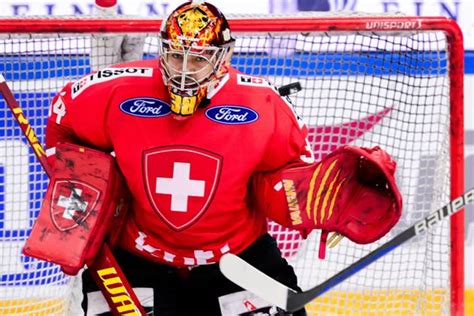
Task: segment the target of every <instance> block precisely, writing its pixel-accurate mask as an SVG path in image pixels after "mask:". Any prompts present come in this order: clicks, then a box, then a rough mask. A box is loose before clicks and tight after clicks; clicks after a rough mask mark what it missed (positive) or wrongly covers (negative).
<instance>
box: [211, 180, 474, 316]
mask: <svg viewBox="0 0 474 316" xmlns="http://www.w3.org/2000/svg"><path fill="white" fill-rule="evenodd" d="M472 202H474V188H471V189H469V190H467V191H466V192H465V193H464V194H463V195H461V196H460V197H458V198H456V199H454V200H452V201H451V202H449V203H448V204H446V205H445V206H443V207H441V208H439V209H437V210H436V211H434V212H432V213H430V214H429V215H428V216H426V217H425V218H423V219H422V220H420V221H419V222H417V223H416V224H414V225H413V226H411V227H409V228H408V229H406V230H404V231H403V232H401V233H400V234H398V235H397V236H395V237H394V238H393V239H391V240H389V241H388V242H386V243H384V244H383V245H381V246H380V247H378V248H377V249H375V250H373V251H372V252H370V253H369V254H367V255H366V256H364V257H362V258H361V259H359V260H358V261H356V262H355V263H353V264H351V265H350V266H349V267H347V268H345V269H343V270H341V271H340V272H339V273H337V274H335V275H334V276H332V277H330V278H329V279H327V280H326V281H324V282H322V283H321V284H318V285H316V286H315V287H313V288H311V289H309V290H306V291H303V292H301V293H298V292H296V291H294V290H292V289H290V288H288V287H287V286H285V285H283V284H281V283H280V282H278V281H276V280H274V279H272V278H271V277H269V276H267V275H266V274H264V273H263V272H261V271H259V270H257V269H256V268H254V267H253V266H251V265H250V264H248V263H247V262H246V261H244V260H242V259H241V258H239V257H237V256H236V255H233V254H225V255H224V256H223V257H222V258H221V261H220V269H221V272H222V273H223V274H224V275H225V276H226V277H227V278H228V279H229V280H231V281H232V282H234V283H236V284H237V285H239V286H240V287H242V288H244V289H246V290H248V291H250V292H253V293H254V294H256V295H258V296H260V297H261V298H263V299H264V300H266V301H267V302H269V303H271V304H274V305H276V306H278V307H280V308H282V309H284V310H286V311H289V312H293V311H296V310H299V309H301V308H303V306H304V305H306V304H307V303H309V302H311V301H312V300H314V299H315V298H317V297H318V296H320V295H321V294H323V293H325V292H327V291H328V290H329V289H331V288H332V287H334V286H336V285H338V284H339V283H341V282H342V281H344V280H345V279H347V278H349V277H350V276H352V275H354V274H355V273H357V272H359V271H360V270H362V269H364V268H365V267H367V266H368V265H370V264H371V263H372V262H374V261H376V260H377V259H379V258H381V257H382V256H384V255H386V254H387V253H389V252H390V251H392V250H394V249H395V248H397V247H398V246H400V245H402V244H403V243H404V242H406V241H407V240H409V239H411V238H413V237H415V236H417V235H420V234H422V233H424V232H425V231H427V230H428V229H430V228H431V227H432V226H434V225H436V224H438V223H439V222H440V221H442V220H443V219H445V218H447V217H449V216H451V215H452V214H454V213H456V212H458V211H459V210H461V209H463V208H464V206H466V205H468V204H470V203H472Z"/></svg>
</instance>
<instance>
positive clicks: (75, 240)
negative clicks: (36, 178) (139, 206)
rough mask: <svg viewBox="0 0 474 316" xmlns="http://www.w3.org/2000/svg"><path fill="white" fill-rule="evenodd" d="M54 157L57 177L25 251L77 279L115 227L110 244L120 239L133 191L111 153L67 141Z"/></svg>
mask: <svg viewBox="0 0 474 316" xmlns="http://www.w3.org/2000/svg"><path fill="white" fill-rule="evenodd" d="M55 158H56V161H55V164H54V169H53V176H52V178H51V180H50V183H49V186H48V189H47V191H46V196H45V198H44V200H43V204H42V206H41V210H40V214H39V216H38V218H37V220H36V222H35V223H34V225H33V228H32V231H31V234H30V236H29V238H28V240H27V241H26V243H25V246H24V247H23V253H24V254H25V255H27V256H31V257H35V258H38V259H42V260H46V261H49V262H53V263H56V264H58V265H60V266H61V267H62V269H63V271H64V272H65V273H67V274H70V275H76V274H77V273H78V271H79V270H80V269H81V268H82V267H83V266H84V265H85V264H90V263H91V262H92V261H93V260H94V258H95V255H96V254H97V252H98V251H99V249H100V248H101V247H102V245H103V243H104V240H105V238H106V236H107V234H108V232H109V231H110V230H111V229H110V228H111V227H112V226H113V231H114V234H113V235H109V243H110V242H111V243H113V242H115V241H116V240H117V239H118V232H119V231H120V229H119V228H120V227H121V225H122V223H123V221H124V219H125V215H126V210H127V209H128V201H129V193H128V190H127V188H126V186H125V180H124V179H123V177H122V175H121V174H120V172H119V171H118V168H117V166H116V163H115V160H114V158H113V157H112V156H111V155H109V154H106V153H103V152H101V151H97V150H93V149H90V148H85V147H82V146H77V145H73V144H66V143H65V144H59V145H58V146H57V147H56V157H55Z"/></svg>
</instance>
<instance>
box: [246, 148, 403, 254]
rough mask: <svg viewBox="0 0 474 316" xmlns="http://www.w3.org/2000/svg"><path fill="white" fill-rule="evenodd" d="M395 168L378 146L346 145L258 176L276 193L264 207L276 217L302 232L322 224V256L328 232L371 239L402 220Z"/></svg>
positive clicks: (356, 239)
mask: <svg viewBox="0 0 474 316" xmlns="http://www.w3.org/2000/svg"><path fill="white" fill-rule="evenodd" d="M395 168H396V163H395V162H394V161H393V160H392V159H391V157H390V156H389V155H388V154H387V153H386V152H385V151H384V150H382V149H381V148H380V147H378V146H377V147H374V148H363V147H356V146H348V145H347V146H342V147H340V148H338V149H337V150H335V151H334V152H333V153H331V154H329V155H328V156H326V157H325V158H324V159H323V160H322V161H320V162H319V163H318V164H312V165H303V166H300V165H298V166H293V167H290V168H285V169H283V170H282V171H281V172H280V173H279V176H278V175H277V176H276V177H275V176H273V177H271V178H268V177H267V176H265V175H264V174H263V175H261V176H259V177H257V178H256V179H255V180H254V181H256V185H257V186H258V185H263V186H266V190H265V192H267V193H268V192H270V194H271V196H266V198H265V199H264V200H265V201H266V205H261V207H262V208H263V209H265V210H266V213H267V215H268V217H270V218H271V219H272V220H274V221H276V222H277V223H279V224H280V225H282V226H285V227H291V228H294V229H297V230H299V231H300V232H301V233H302V234H303V236H306V235H307V234H308V233H309V232H310V231H311V230H312V229H321V230H322V234H321V243H320V250H319V257H320V258H321V259H322V258H324V256H325V249H326V247H325V246H326V239H327V235H328V233H329V232H335V233H338V234H340V235H342V236H345V237H347V238H349V239H350V240H352V241H354V242H356V243H359V244H367V243H371V242H374V241H376V240H378V239H379V238H381V237H383V236H384V235H385V234H386V233H387V232H388V231H389V230H390V229H391V228H392V227H393V226H394V225H395V224H396V223H397V222H398V220H399V219H400V216H401V211H402V198H401V194H400V192H399V190H398V188H397V185H396V183H395V179H394V173H395ZM278 177H279V178H278ZM285 201H286V203H285Z"/></svg>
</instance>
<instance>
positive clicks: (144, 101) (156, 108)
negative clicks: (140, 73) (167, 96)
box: [120, 98, 171, 117]
mask: <svg viewBox="0 0 474 316" xmlns="http://www.w3.org/2000/svg"><path fill="white" fill-rule="evenodd" d="M120 110H122V112H124V113H127V114H130V115H133V116H140V117H162V116H165V115H168V114H170V113H171V109H170V106H169V104H168V103H166V102H164V101H162V100H160V99H155V98H133V99H128V100H125V101H124V102H122V103H121V104H120Z"/></svg>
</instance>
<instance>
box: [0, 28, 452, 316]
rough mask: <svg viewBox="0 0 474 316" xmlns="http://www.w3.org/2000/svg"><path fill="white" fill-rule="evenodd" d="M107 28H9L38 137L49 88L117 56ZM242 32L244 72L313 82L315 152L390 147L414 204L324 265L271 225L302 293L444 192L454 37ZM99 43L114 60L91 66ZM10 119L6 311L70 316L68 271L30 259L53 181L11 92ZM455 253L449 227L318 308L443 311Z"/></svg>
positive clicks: (8, 49)
mask: <svg viewBox="0 0 474 316" xmlns="http://www.w3.org/2000/svg"><path fill="white" fill-rule="evenodd" d="M85 23H86V22H85ZM104 35H105V34H84V35H78V34H75V35H70V34H59V35H57V34H55V35H51V34H46V35H44V36H41V35H38V34H35V36H25V35H24V34H18V36H17V35H16V34H8V36H0V59H1V62H0V72H1V73H3V75H4V76H5V78H6V79H7V81H8V82H9V84H10V86H11V87H12V89H13V92H14V94H15V97H16V98H17V100H18V101H19V103H20V105H21V107H22V108H23V111H24V112H25V115H26V117H28V119H29V120H30V123H31V125H32V126H33V128H34V129H35V130H36V132H37V134H38V135H39V136H40V140H41V141H43V138H42V137H43V135H44V125H45V120H46V116H47V113H48V106H49V102H50V100H51V97H52V96H53V95H54V94H55V93H56V92H57V91H58V90H60V89H61V87H62V86H63V85H64V84H65V83H66V82H67V81H71V80H76V79H78V78H80V77H81V76H83V75H85V74H87V73H88V72H89V71H90V70H91V65H94V68H100V67H101V66H106V65H107V64H108V63H110V62H111V61H115V60H117V59H116V54H115V52H114V51H115V49H116V48H117V47H118V46H117V43H115V41H111V42H110V41H103V42H101V39H102V38H103V36H104ZM118 35H120V34H115V35H113V36H115V38H117V37H116V36H118ZM235 36H236V37H237V38H238V40H237V47H236V53H235V56H234V57H233V59H232V63H233V65H234V66H235V67H236V68H238V69H239V70H241V71H242V72H244V73H247V74H251V75H259V76H264V77H267V78H269V79H270V81H272V82H273V83H274V84H275V85H277V86H281V85H284V84H287V83H291V82H295V81H299V82H300V83H301V85H302V87H303V90H302V91H301V92H299V93H298V94H296V95H294V96H292V100H293V103H294V104H295V108H296V111H297V113H298V114H299V115H300V116H302V117H303V119H304V121H305V122H306V123H307V125H308V126H309V130H310V134H309V139H310V141H311V143H312V145H313V149H314V150H315V154H316V157H317V159H321V158H322V157H324V155H326V154H327V153H329V152H330V151H332V150H334V149H335V148H337V147H338V146H339V145H341V144H346V143H353V144H357V145H361V146H374V145H380V146H382V147H383V148H384V149H386V150H387V151H388V152H389V153H390V154H392V155H393V157H394V158H395V160H396V161H397V165H398V171H397V181H398V184H399V186H400V188H401V190H402V195H403V197H404V212H403V216H402V219H401V221H400V222H399V223H398V225H397V226H396V227H395V228H394V229H393V231H392V232H391V233H389V234H388V236H386V237H384V238H383V239H382V240H380V241H379V242H377V243H374V244H372V245H365V246H358V245H355V244H353V243H351V242H349V241H347V240H343V241H342V242H341V243H340V244H339V245H338V246H337V247H336V248H334V249H329V250H328V254H327V259H326V260H324V261H320V260H318V259H317V251H318V244H319V243H318V241H319V234H318V233H317V232H313V233H312V234H311V235H310V237H309V238H308V240H306V241H302V240H301V238H300V236H299V234H298V233H296V232H291V231H288V230H287V229H284V228H281V227H279V226H277V225H274V224H270V230H271V231H272V233H273V234H274V235H275V236H276V237H277V240H278V241H279V243H280V246H281V249H282V251H283V253H284V254H285V255H286V256H287V258H288V259H289V260H290V262H291V263H292V264H293V265H294V266H295V268H296V272H297V274H298V276H299V280H300V285H301V287H302V288H303V289H306V288H309V287H311V286H314V285H315V284H317V283H320V282H321V281H323V280H325V279H326V278H327V277H329V276H331V275H333V274H335V273H336V272H338V271H339V270H341V269H342V268H344V267H346V266H348V265H350V264H351V263H353V262H354V261H356V260H357V259H359V258H360V257H361V256H363V255H364V254H366V253H368V252H369V251H370V250H372V249H374V248H375V247H377V246H378V245H380V244H381V243H382V242H385V241H386V240H387V238H391V237H393V236H394V235H396V234H397V233H399V232H400V231H402V230H403V229H405V228H407V227H408V226H410V225H411V224H413V223H414V222H415V221H416V220H418V219H420V218H422V217H423V216H425V215H426V214H427V213H428V212H429V211H432V210H434V209H436V208H437V207H440V206H441V205H443V204H444V203H446V202H447V201H448V199H449V192H450V189H449V188H450V176H449V166H450V157H449V150H450V144H449V113H450V103H449V102H450V101H449V92H450V80H449V65H448V61H447V58H448V54H449V53H448V51H447V44H446V36H445V34H444V33H442V32H435V31H431V32H417V33H415V32H413V31H407V32H400V33H399V34H394V33H393V32H392V33H382V32H378V33H377V34H375V33H363V34H359V33H355V32H354V33H348V32H344V33H341V34H339V33H337V32H334V31H333V32H331V33H304V34H296V33H295V34H279V33H272V34H269V33H264V32H260V33H258V32H253V33H250V32H246V33H245V34H235ZM2 38H3V39H2ZM91 43H92V44H91ZM100 43H102V44H100ZM111 43H112V44H111ZM156 44H157V41H156V37H154V35H152V34H150V35H149V36H148V37H147V38H146V40H145V46H144V58H154V57H156V53H157V46H156ZM100 45H111V46H110V47H111V48H110V49H109V48H106V47H105V46H104V47H102V48H101V47H100ZM91 47H92V48H91ZM91 51H94V52H95V54H99V53H100V54H104V55H103V56H94V58H93V60H92V61H91V58H90V53H91ZM106 54H107V55H108V56H105V55H106ZM0 114H1V118H0V180H1V181H0V251H1V252H0V258H1V263H0V269H1V279H0V293H1V296H0V297H1V299H0V314H2V315H3V314H9V315H10V314H14V313H17V314H18V315H26V314H29V313H30V314H34V315H37V314H43V315H50V314H64V313H66V312H65V311H66V309H67V308H68V303H69V299H70V296H71V292H70V291H71V287H72V286H71V284H72V283H71V280H72V279H71V278H69V277H66V276H64V275H63V274H62V273H61V272H60V271H59V269H58V268H56V267H54V266H52V265H50V264H47V263H43V262H40V261H37V260H34V259H31V258H26V257H24V256H23V255H21V254H20V249H21V246H22V244H23V243H24V241H25V239H26V236H27V234H28V232H29V230H30V228H31V225H32V222H33V220H34V218H35V216H36V215H37V212H38V210H39V207H40V203H41V198H42V195H43V192H44V190H45V188H46V184H47V179H46V176H45V175H44V173H43V172H42V170H41V167H40V166H39V164H38V163H37V162H36V159H35V157H34V154H33V153H32V151H31V150H29V148H28V146H27V145H26V142H25V141H24V138H23V136H22V134H21V132H20V130H19V128H17V126H16V122H14V120H13V118H12V116H11V114H10V112H9V110H8V109H7V107H6V105H5V104H4V101H3V100H0ZM449 251H450V249H449V225H448V222H445V223H443V224H442V225H441V226H439V227H438V228H436V229H434V230H432V231H430V232H429V233H428V234H427V235H426V236H423V237H419V238H416V239H415V240H412V241H411V242H409V243H408V244H407V245H404V246H403V247H401V248H399V249H397V250H396V251H394V252H393V253H392V254H389V255H387V256H385V257H384V258H382V259H380V260H379V261H377V262H376V263H375V264H373V265H372V266H370V267H369V268H367V269H364V270H363V271H361V272H360V273H359V274H357V275H356V276H354V277H352V278H350V279H349V280H347V281H346V282H344V283H342V284H341V285H339V286H337V287H336V288H335V289H334V290H333V291H331V292H330V293H328V294H327V295H325V296H324V297H322V298H321V299H319V300H318V301H315V302H314V303H313V304H311V306H310V307H309V310H310V312H312V313H318V314H324V313H326V314H361V315H362V314H364V315H367V314H370V313H373V314H374V315H377V314H385V315H390V314H393V315H406V314H431V313H447V312H448V311H449V271H450V270H449V269H450V267H449ZM76 303H77V302H76Z"/></svg>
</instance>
